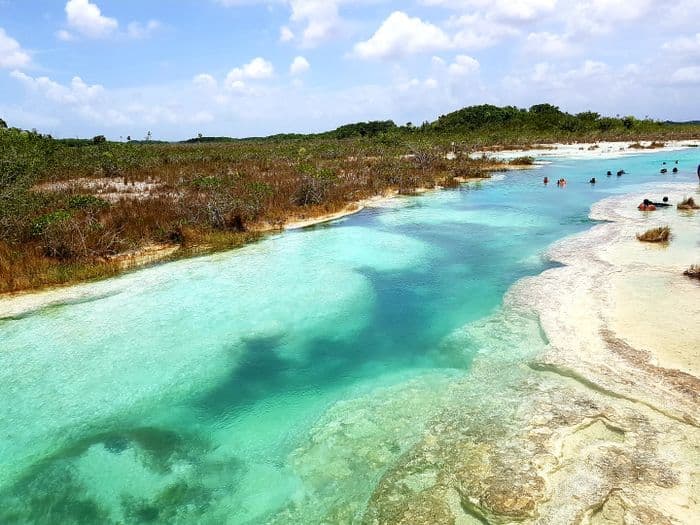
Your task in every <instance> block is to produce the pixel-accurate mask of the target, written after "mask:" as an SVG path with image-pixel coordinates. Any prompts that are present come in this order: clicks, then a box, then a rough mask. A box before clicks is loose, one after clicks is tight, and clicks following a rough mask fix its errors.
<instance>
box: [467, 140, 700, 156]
mask: <svg viewBox="0 0 700 525" xmlns="http://www.w3.org/2000/svg"><path fill="white" fill-rule="evenodd" d="M632 144H636V141H635V142H597V143H590V142H587V143H574V144H547V145H543V146H542V147H541V148H534V149H527V150H503V151H480V152H476V153H473V154H472V157H473V158H479V157H482V156H484V155H486V156H487V157H491V158H494V159H498V160H510V159H514V158H517V157H537V158H541V157H557V158H561V157H566V158H571V159H597V158H614V157H623V156H626V155H639V154H644V153H658V152H660V151H679V150H682V149H686V148H690V147H695V146H698V145H700V140H678V141H668V142H665V144H666V145H665V146H664V147H663V148H654V149H636V148H632V149H630V145H632ZM640 144H641V145H642V146H645V147H646V146H648V145H650V144H651V142H644V141H642V142H640Z"/></svg>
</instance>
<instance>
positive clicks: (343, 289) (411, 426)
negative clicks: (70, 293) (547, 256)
mask: <svg viewBox="0 0 700 525" xmlns="http://www.w3.org/2000/svg"><path fill="white" fill-rule="evenodd" d="M675 159H679V160H680V161H681V162H680V167H681V174H680V175H666V176H661V175H658V171H659V169H660V167H661V162H662V160H666V161H669V164H671V161H673V160H675ZM698 161H700V152H698V151H697V150H687V151H684V152H674V153H668V152H665V153H657V154H649V155H642V156H636V157H626V158H617V159H612V160H592V161H578V160H577V161H573V160H567V159H553V160H552V164H549V165H547V166H545V167H544V168H542V169H540V170H536V171H531V172H515V173H511V174H507V175H505V177H503V180H493V181H489V182H485V183H481V184H475V185H469V186H464V187H463V188H461V189H458V190H450V191H440V192H433V193H430V194H428V195H424V196H421V197H415V198H414V197H412V198H401V199H397V200H394V201H392V202H391V203H389V204H388V205H387V206H386V207H378V208H371V209H367V210H365V211H363V212H362V213H360V214H357V215H355V216H352V217H349V218H346V219H343V220H340V221H336V222H335V223H332V224H329V225H324V226H318V227H315V228H311V229H306V230H302V231H295V232H289V233H285V234H283V235H278V236H275V237H272V238H268V239H266V240H264V241H262V242H260V243H258V244H256V245H252V246H249V247H246V248H244V249H241V250H238V251H235V252H231V253H226V254H218V255H214V256H211V257H202V258H198V259H193V260H188V261H180V262H176V263H172V264H167V265H162V266H158V267H155V268H151V269H147V270H143V271H140V272H136V273H133V274H130V275H127V276H124V277H121V278H119V279H114V280H111V281H106V282H103V283H98V284H96V285H94V286H93V285H91V286H90V294H88V296H86V297H85V300H84V301H81V302H72V303H71V304H65V305H56V306H52V307H50V308H46V309H43V310H41V311H38V312H34V313H32V314H30V315H26V316H24V317H21V318H16V319H6V320H1V321H0V400H2V412H0V522H2V523H110V522H113V523H142V522H163V523H176V522H187V523H192V522H197V523H232V524H239V523H241V524H242V523H264V522H266V521H274V520H277V521H278V522H280V523H286V522H299V523H318V522H322V521H326V522H330V523H335V522H338V523H340V522H343V523H344V522H349V521H352V520H357V519H359V518H360V517H361V511H362V506H363V504H364V502H365V501H366V500H367V498H368V497H369V496H370V494H371V492H372V487H373V485H374V484H375V483H376V482H377V480H378V479H379V477H380V476H381V474H382V472H383V471H384V470H386V468H388V466H390V465H391V463H392V461H395V460H396V459H397V458H398V457H399V456H400V455H401V454H402V453H403V452H405V451H406V450H407V449H408V448H410V447H411V445H412V444H413V443H414V442H415V441H416V440H417V439H418V438H419V436H420V435H421V433H422V432H423V431H424V429H425V428H427V426H428V425H429V422H430V419H431V417H433V416H434V415H435V413H436V412H437V411H438V410H440V408H441V407H443V406H445V404H449V403H450V402H451V398H450V395H451V391H450V385H452V384H453V383H454V382H455V381H456V380H462V381H463V380H465V379H466V380H467V381H468V379H469V370H470V367H471V366H472V363H473V360H474V358H475V357H476V356H479V359H480V366H482V367H484V366H487V367H488V366H489V352H490V351H492V350H493V349H495V348H497V349H500V350H504V349H505V350H507V351H508V352H509V353H511V354H512V355H513V356H514V359H515V360H517V359H518V358H525V357H526V356H527V355H530V354H531V353H532V352H534V351H536V350H537V349H538V348H540V347H542V346H543V345H544V344H545V342H544V340H543V337H542V335H541V333H540V331H539V327H538V326H537V323H536V322H529V321H527V320H525V321H523V322H522V323H520V322H516V323H515V324H506V323H511V322H512V319H511V317H512V316H510V315H509V312H507V311H503V310H502V303H503V297H504V294H505V293H506V291H507V290H508V288H509V287H510V286H511V285H512V284H513V283H514V282H516V281H517V280H518V279H520V278H522V277H524V276H527V275H534V274H537V273H539V272H541V271H543V270H544V269H546V268H547V266H548V263H547V261H546V260H544V258H543V257H542V254H543V253H544V251H545V250H546V248H547V246H549V245H550V244H551V243H552V242H554V241H555V240H557V239H560V238H562V237H564V236H567V235H571V234H574V233H577V232H580V231H582V230H584V229H586V228H588V227H590V225H591V221H589V220H588V218H587V217H588V212H589V209H590V206H591V204H592V203H593V202H595V201H597V200H600V199H601V198H603V197H605V196H607V195H609V194H613V193H623V192H627V191H630V190H631V189H632V187H633V186H636V185H638V184H640V183H647V182H650V181H655V180H678V181H683V182H688V181H691V180H695V177H696V176H695V168H696V165H697V162H698ZM622 168H624V169H625V170H626V171H627V172H628V174H627V175H625V176H623V177H621V178H617V177H614V176H613V177H612V178H607V177H606V176H605V172H606V171H607V170H612V171H613V172H616V171H617V170H618V169H622ZM544 176H548V177H549V178H550V180H556V179H557V178H560V177H565V178H566V179H567V180H568V181H569V184H568V186H567V187H566V188H565V189H560V188H557V187H556V185H554V184H550V185H549V187H544V186H543V184H542V183H541V180H542V178H543V177H544ZM593 176H595V177H597V179H598V184H597V185H596V186H595V187H592V186H591V185H590V184H588V180H589V179H590V178H591V177H593ZM499 178H501V177H499ZM650 198H653V199H660V198H661V196H660V195H659V196H657V195H650ZM630 204H631V205H632V206H636V204H637V203H630ZM499 366H501V365H498V364H497V363H496V362H495V361H494V362H493V367H494V371H493V373H492V374H491V376H490V377H491V380H490V383H489V384H488V385H487V384H484V385H477V386H478V388H482V386H483V391H484V393H485V395H486V392H488V393H489V394H488V395H491V396H492V395H493V393H494V392H498V382H499V381H500V380H503V381H505V380H506V378H507V377H509V375H510V374H511V373H513V370H508V369H503V368H499Z"/></svg>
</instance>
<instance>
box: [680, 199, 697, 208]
mask: <svg viewBox="0 0 700 525" xmlns="http://www.w3.org/2000/svg"><path fill="white" fill-rule="evenodd" d="M677 208H678V209H679V210H700V206H698V205H697V204H696V203H695V199H693V198H692V197H686V198H685V199H683V201H682V202H680V203H679V204H678V206H677Z"/></svg>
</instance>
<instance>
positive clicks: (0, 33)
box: [0, 27, 32, 68]
mask: <svg viewBox="0 0 700 525" xmlns="http://www.w3.org/2000/svg"><path fill="white" fill-rule="evenodd" d="M31 61H32V59H31V56H29V53H27V52H26V51H25V50H24V49H22V46H20V45H19V42H17V40H15V39H14V38H12V37H11V36H10V35H8V34H7V33H6V32H5V30H4V29H3V28H2V27H0V67H14V68H17V67H24V66H28V65H29V63H30V62H31Z"/></svg>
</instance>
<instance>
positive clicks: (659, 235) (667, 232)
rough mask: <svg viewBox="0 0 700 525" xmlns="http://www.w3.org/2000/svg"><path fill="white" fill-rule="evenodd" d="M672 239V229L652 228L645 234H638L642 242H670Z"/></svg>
mask: <svg viewBox="0 0 700 525" xmlns="http://www.w3.org/2000/svg"><path fill="white" fill-rule="evenodd" d="M670 238H671V228H669V227H668V226H662V227H660V228H652V229H651V230H647V231H645V232H644V233H641V234H639V233H638V234H637V240H639V241H641V242H668V240H669V239H670Z"/></svg>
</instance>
